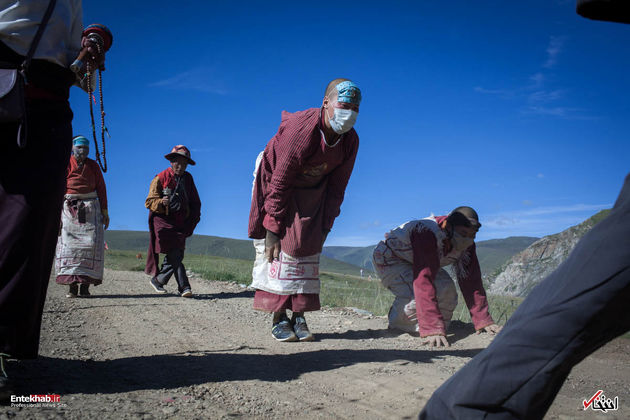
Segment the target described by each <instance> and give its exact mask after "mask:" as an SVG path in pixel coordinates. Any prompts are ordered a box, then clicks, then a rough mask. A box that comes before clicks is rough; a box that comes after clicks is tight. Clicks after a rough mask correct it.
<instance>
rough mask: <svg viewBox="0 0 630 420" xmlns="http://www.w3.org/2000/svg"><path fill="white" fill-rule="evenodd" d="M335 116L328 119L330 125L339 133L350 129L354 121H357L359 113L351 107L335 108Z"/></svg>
mask: <svg viewBox="0 0 630 420" xmlns="http://www.w3.org/2000/svg"><path fill="white" fill-rule="evenodd" d="M333 112H334V113H333V117H332V118H330V119H329V120H328V122H329V123H330V127H331V128H332V129H333V131H334V132H335V133H337V134H343V133H347V132H348V131H350V129H351V128H352V126H353V125H354V123H355V122H356V121H357V117H358V116H359V113H358V112H356V111H353V110H351V109H342V108H334V111H333Z"/></svg>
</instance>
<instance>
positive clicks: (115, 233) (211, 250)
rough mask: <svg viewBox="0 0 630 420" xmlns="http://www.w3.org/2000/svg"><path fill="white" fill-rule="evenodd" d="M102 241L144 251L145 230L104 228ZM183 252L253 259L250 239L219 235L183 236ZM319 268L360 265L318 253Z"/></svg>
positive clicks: (343, 269)
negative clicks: (319, 259)
mask: <svg viewBox="0 0 630 420" xmlns="http://www.w3.org/2000/svg"><path fill="white" fill-rule="evenodd" d="M105 241H106V242H107V246H108V247H109V248H110V249H116V250H122V251H138V252H140V253H142V254H143V255H146V252H147V249H148V247H149V232H143V231H130V230H106V231H105ZM186 253H188V254H198V255H213V256H217V257H226V258H236V259H241V260H250V261H252V262H253V261H254V256H255V253H254V246H253V245H252V241H251V240H243V239H230V238H221V237H219V236H208V235H193V236H191V237H190V238H188V239H187V240H186ZM320 262H321V265H320V268H321V271H331V272H333V273H341V274H351V275H355V276H359V275H360V272H361V268H360V267H357V266H355V265H352V264H350V263H348V262H344V261H339V260H335V259H332V258H328V257H327V256H322V258H321V261H320Z"/></svg>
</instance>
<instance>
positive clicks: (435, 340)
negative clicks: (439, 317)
mask: <svg viewBox="0 0 630 420" xmlns="http://www.w3.org/2000/svg"><path fill="white" fill-rule="evenodd" d="M422 344H427V345H428V346H429V347H440V346H444V347H450V344H448V340H447V339H446V337H445V336H443V335H431V336H429V337H425V338H424V341H423V342H422Z"/></svg>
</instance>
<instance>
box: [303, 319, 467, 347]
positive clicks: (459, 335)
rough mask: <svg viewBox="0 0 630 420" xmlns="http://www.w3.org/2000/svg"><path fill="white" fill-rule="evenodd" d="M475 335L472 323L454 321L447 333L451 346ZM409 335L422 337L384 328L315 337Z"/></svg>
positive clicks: (389, 336) (329, 338)
mask: <svg viewBox="0 0 630 420" xmlns="http://www.w3.org/2000/svg"><path fill="white" fill-rule="evenodd" d="M474 333H475V327H474V326H473V325H472V324H471V323H466V322H462V321H452V322H451V325H450V326H449V329H448V331H447V338H448V342H449V344H451V345H452V344H454V343H456V342H458V341H460V340H462V339H464V338H466V337H468V336H469V335H472V334H474ZM406 334H409V335H411V336H412V337H416V338H418V339H420V335H419V334H418V333H415V334H413V333H407V332H403V331H400V330H391V329H389V328H384V329H380V330H373V329H367V330H348V331H344V332H338V333H335V332H330V333H319V334H316V335H315V338H316V340H318V341H324V340H340V339H341V340H368V339H371V338H392V337H399V336H401V335H406Z"/></svg>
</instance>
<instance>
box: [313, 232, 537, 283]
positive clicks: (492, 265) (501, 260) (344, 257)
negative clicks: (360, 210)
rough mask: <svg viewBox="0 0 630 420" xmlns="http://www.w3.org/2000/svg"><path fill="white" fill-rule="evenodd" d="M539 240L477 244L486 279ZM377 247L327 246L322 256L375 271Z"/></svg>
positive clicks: (520, 238)
mask: <svg viewBox="0 0 630 420" xmlns="http://www.w3.org/2000/svg"><path fill="white" fill-rule="evenodd" d="M537 240H538V238H534V237H530V236H511V237H509V238H505V239H490V240H488V241H479V242H477V258H479V265H480V266H481V273H482V275H483V276H484V278H487V277H491V276H492V274H494V273H496V271H497V270H498V269H499V267H501V266H502V265H503V264H505V263H506V262H507V261H508V260H509V259H510V257H511V256H513V255H514V254H516V253H518V252H520V251H522V250H524V249H525V248H527V247H528V246H529V245H531V244H532V243H534V242H536V241H537ZM375 246H376V245H371V246H366V247H352V246H325V247H324V250H323V252H322V254H324V255H326V256H327V257H330V258H334V259H336V260H340V261H345V262H347V263H349V264H352V265H356V266H359V267H362V268H364V269H367V270H370V271H374V267H373V266H372V252H373V251H374V247H375Z"/></svg>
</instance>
